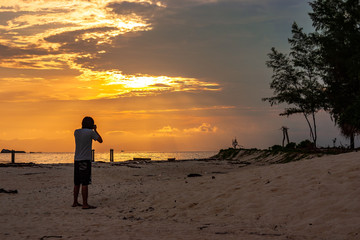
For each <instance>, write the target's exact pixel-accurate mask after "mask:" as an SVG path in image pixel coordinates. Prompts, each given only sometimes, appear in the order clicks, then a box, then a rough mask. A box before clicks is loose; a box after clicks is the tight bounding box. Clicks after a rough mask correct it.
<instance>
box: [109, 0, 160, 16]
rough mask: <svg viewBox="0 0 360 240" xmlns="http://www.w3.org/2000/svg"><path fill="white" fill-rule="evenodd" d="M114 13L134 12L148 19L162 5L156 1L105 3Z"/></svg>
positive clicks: (129, 13)
mask: <svg viewBox="0 0 360 240" xmlns="http://www.w3.org/2000/svg"><path fill="white" fill-rule="evenodd" d="M107 7H108V8H110V9H111V11H113V12H114V13H116V14H118V15H131V14H135V15H138V16H142V17H144V18H146V19H148V20H151V18H152V17H154V14H155V13H157V12H158V11H160V10H162V9H163V8H164V6H163V5H162V4H161V3H160V2H158V3H157V4H152V3H150V2H128V1H124V2H113V3H109V4H108V5H107Z"/></svg>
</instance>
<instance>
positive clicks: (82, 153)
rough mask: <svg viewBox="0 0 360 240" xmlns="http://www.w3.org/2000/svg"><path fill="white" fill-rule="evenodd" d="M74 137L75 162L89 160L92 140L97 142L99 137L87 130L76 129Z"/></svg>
mask: <svg viewBox="0 0 360 240" xmlns="http://www.w3.org/2000/svg"><path fill="white" fill-rule="evenodd" d="M74 136H75V158H74V159H75V161H80V160H91V150H92V140H98V138H99V135H98V134H97V133H96V132H95V131H93V130H92V129H88V128H81V129H76V130H75V132H74Z"/></svg>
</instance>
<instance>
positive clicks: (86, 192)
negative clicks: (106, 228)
mask: <svg viewBox="0 0 360 240" xmlns="http://www.w3.org/2000/svg"><path fill="white" fill-rule="evenodd" d="M81 195H82V199H83V206H82V208H83V209H94V208H96V207H94V206H91V205H89V204H88V196H89V188H88V185H82V187H81Z"/></svg>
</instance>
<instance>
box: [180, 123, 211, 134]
mask: <svg viewBox="0 0 360 240" xmlns="http://www.w3.org/2000/svg"><path fill="white" fill-rule="evenodd" d="M217 130H218V128H217V127H215V126H214V127H213V126H211V124H209V123H203V124H201V125H200V126H199V127H195V128H188V129H184V133H186V134H192V133H216V132H217Z"/></svg>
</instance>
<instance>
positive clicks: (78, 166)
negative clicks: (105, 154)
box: [74, 160, 91, 185]
mask: <svg viewBox="0 0 360 240" xmlns="http://www.w3.org/2000/svg"><path fill="white" fill-rule="evenodd" d="M74 184H75V185H80V184H82V185H89V184H91V161H90V160H81V161H75V163H74Z"/></svg>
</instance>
